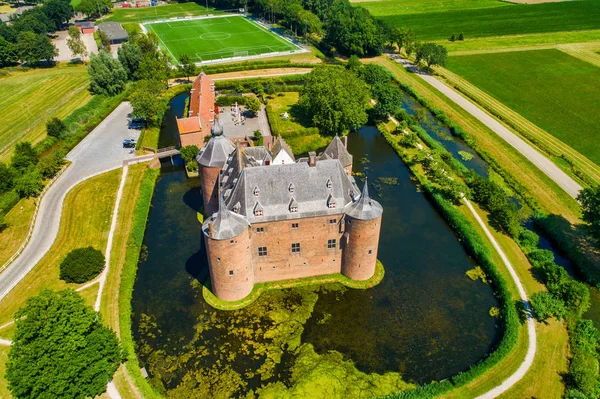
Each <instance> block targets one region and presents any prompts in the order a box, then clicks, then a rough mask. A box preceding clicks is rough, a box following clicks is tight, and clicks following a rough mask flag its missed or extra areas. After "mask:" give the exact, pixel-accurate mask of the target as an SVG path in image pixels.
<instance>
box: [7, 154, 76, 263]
mask: <svg viewBox="0 0 600 399" xmlns="http://www.w3.org/2000/svg"><path fill="white" fill-rule="evenodd" d="M68 167H69V165H65V166H63V167H62V169H61V170H59V171H58V173H57V174H56V176H54V177H53V178H52V180H50V181H49V182H48V184H46V187H44V189H43V190H42V192H41V194H40V196H39V197H38V199H37V201H36V204H35V211H34V212H33V218H31V223H30V224H29V231H28V232H27V237H25V241H23V244H21V246H20V247H19V249H17V252H15V254H14V255H13V256H11V257H10V259H9V260H7V261H6V262H5V263H4V264H3V265H2V266H0V273H1V272H2V271H4V269H6V268H7V267H8V265H10V264H11V263H13V262H14V261H15V259H17V258H18V257H19V256H20V255H21V253H23V250H24V249H25V248H26V247H27V244H29V240H30V239H31V235H32V234H33V227H34V226H35V221H36V219H37V215H38V211H39V209H40V204H41V203H42V199H43V198H44V194H46V191H48V189H49V188H50V186H52V184H54V182H55V181H56V179H58V178H59V177H60V175H62V174H63V172H64V171H65V170H66V169H67V168H68Z"/></svg>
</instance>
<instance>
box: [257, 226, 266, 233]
mask: <svg viewBox="0 0 600 399" xmlns="http://www.w3.org/2000/svg"><path fill="white" fill-rule="evenodd" d="M256 232H257V233H264V232H265V228H264V227H257V228H256Z"/></svg>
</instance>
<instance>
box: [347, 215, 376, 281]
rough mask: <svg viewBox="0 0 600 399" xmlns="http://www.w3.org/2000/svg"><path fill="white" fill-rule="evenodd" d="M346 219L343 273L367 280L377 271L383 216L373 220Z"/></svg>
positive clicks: (350, 276) (353, 277) (356, 278)
mask: <svg viewBox="0 0 600 399" xmlns="http://www.w3.org/2000/svg"><path fill="white" fill-rule="evenodd" d="M346 219H347V220H346V234H345V239H344V243H343V246H344V256H343V263H342V265H343V266H342V274H344V275H345V276H346V277H348V278H351V279H352V280H367V279H369V278H371V277H372V276H373V274H374V273H375V265H376V262H377V247H378V245H379V231H380V230H381V216H379V217H378V218H377V219H373V220H358V219H353V218H351V217H347V218H346Z"/></svg>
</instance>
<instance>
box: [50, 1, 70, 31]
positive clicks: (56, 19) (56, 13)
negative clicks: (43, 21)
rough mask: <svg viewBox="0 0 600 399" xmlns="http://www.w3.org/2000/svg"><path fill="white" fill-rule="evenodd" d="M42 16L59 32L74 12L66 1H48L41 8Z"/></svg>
mask: <svg viewBox="0 0 600 399" xmlns="http://www.w3.org/2000/svg"><path fill="white" fill-rule="evenodd" d="M43 10H44V14H46V16H47V17H48V18H49V19H50V20H51V21H52V22H53V23H54V28H55V29H56V30H59V29H60V28H61V27H62V25H63V24H64V23H66V22H68V21H69V20H70V19H71V18H72V17H73V16H74V15H75V10H74V9H73V7H72V6H71V3H70V2H68V1H66V0H48V1H47V2H46V3H45V4H44V7H43Z"/></svg>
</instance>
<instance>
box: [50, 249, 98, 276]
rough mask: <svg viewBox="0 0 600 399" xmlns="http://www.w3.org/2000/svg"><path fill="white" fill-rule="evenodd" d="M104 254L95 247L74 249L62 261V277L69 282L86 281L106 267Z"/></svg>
mask: <svg viewBox="0 0 600 399" xmlns="http://www.w3.org/2000/svg"><path fill="white" fill-rule="evenodd" d="M105 264H106V259H105V258H104V254H103V253H102V252H100V251H98V250H97V249H94V248H93V247H87V248H78V249H74V250H72V251H71V252H69V253H68V254H67V256H66V257H65V258H64V259H63V261H62V262H61V263H60V279H61V280H64V281H66V282H67V283H77V284H81V283H85V282H86V281H90V280H92V279H93V278H94V277H96V276H97V275H98V274H100V272H101V271H102V270H103V269H104V266H105Z"/></svg>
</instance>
